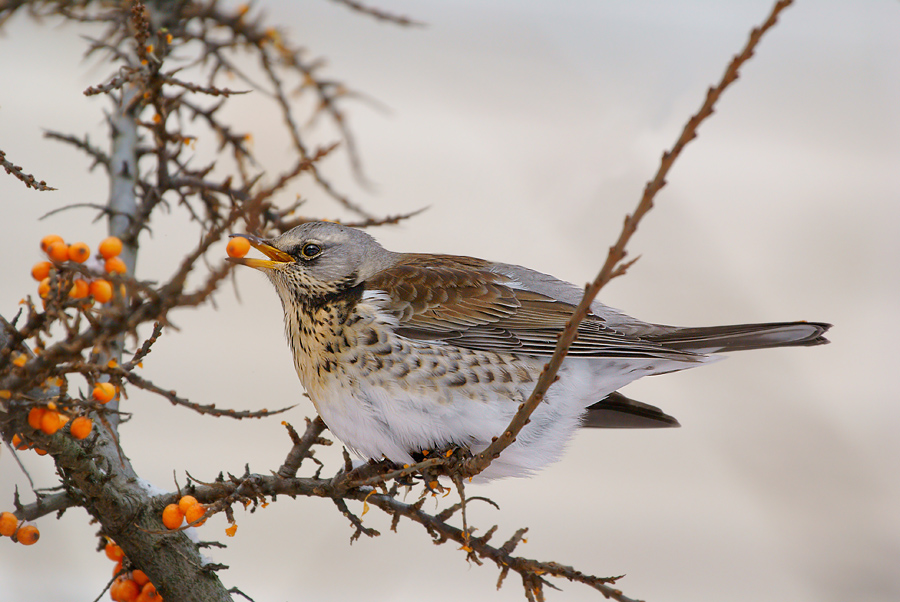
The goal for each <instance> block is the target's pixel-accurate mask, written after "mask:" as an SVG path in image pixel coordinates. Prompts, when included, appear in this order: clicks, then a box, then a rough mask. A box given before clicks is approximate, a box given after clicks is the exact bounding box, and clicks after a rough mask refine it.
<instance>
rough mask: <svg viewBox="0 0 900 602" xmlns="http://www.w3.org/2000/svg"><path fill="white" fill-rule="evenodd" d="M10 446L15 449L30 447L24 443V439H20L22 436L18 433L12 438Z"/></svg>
mask: <svg viewBox="0 0 900 602" xmlns="http://www.w3.org/2000/svg"><path fill="white" fill-rule="evenodd" d="M12 446H13V447H15V448H16V449H28V448H29V447H31V445H29V444H28V443H26V442H25V440H24V439H22V435H20V434H18V433H16V434H15V435H13V437H12Z"/></svg>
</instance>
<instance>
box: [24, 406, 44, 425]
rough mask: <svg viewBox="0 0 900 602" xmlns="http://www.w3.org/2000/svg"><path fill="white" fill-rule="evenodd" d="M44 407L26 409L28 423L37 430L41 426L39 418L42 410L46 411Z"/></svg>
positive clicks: (41, 416)
mask: <svg viewBox="0 0 900 602" xmlns="http://www.w3.org/2000/svg"><path fill="white" fill-rule="evenodd" d="M46 411H47V410H45V409H44V408H31V409H30V410H29V411H28V425H29V426H30V427H31V428H33V429H35V430H38V429H40V428H41V418H43V417H44V412H46Z"/></svg>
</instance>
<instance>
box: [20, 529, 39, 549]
mask: <svg viewBox="0 0 900 602" xmlns="http://www.w3.org/2000/svg"><path fill="white" fill-rule="evenodd" d="M40 538H41V532H40V531H38V528H37V527H35V526H34V525H25V526H24V527H22V528H21V529H19V530H18V531H16V539H18V540H19V543H20V544H22V545H26V546H30V545H31V544H34V543H37V540H39V539H40Z"/></svg>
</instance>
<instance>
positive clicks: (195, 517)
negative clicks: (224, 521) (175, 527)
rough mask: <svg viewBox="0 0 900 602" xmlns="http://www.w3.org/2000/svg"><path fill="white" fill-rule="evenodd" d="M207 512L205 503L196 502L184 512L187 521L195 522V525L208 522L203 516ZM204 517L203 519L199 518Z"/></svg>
mask: <svg viewBox="0 0 900 602" xmlns="http://www.w3.org/2000/svg"><path fill="white" fill-rule="evenodd" d="M205 514H206V508H204V507H203V504H194V505H193V506H191V507H190V508H188V509H187V512H185V513H184V518H186V519H187V522H189V523H193V522H194V521H197V522H196V523H194V525H193V526H195V527H199V526H200V525H202V524H203V523H205V522H206V519H205V518H203V516H204V515H205ZM201 518H203V520H199V519H201Z"/></svg>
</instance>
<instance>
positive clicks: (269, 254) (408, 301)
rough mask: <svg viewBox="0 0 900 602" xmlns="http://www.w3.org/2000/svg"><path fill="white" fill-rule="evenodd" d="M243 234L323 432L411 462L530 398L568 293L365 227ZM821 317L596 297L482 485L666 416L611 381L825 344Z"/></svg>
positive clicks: (484, 433)
mask: <svg viewBox="0 0 900 602" xmlns="http://www.w3.org/2000/svg"><path fill="white" fill-rule="evenodd" d="M232 236H242V237H244V238H246V239H247V240H248V241H249V242H250V245H251V246H252V247H254V248H255V249H257V250H258V251H259V252H261V253H262V254H263V255H265V257H266V258H265V259H263V258H253V257H240V258H229V260H230V261H232V262H234V263H237V264H242V265H245V266H249V267H251V268H255V269H257V270H260V271H262V272H263V273H264V274H265V275H266V276H267V277H268V279H269V280H270V281H271V283H272V284H273V285H274V287H275V290H276V292H277V293H278V297H279V299H280V300H281V305H282V308H283V310H284V325H285V334H286V337H287V340H288V345H289V347H290V350H291V353H292V356H293V363H294V367H295V369H296V372H297V375H298V376H299V378H300V382H301V384H302V385H303V387H304V389H305V390H306V393H307V395H308V397H309V398H310V399H311V401H312V403H313V405H314V406H315V409H316V411H317V413H318V414H319V416H320V417H321V418H322V420H323V421H324V422H325V424H326V425H327V427H328V429H329V430H330V431H331V432H332V433H333V434H334V436H335V437H337V438H338V439H339V440H340V441H341V442H342V443H343V444H344V445H345V446H346V447H347V448H349V449H350V450H351V451H353V452H354V453H355V454H357V455H358V456H359V457H360V458H361V459H370V460H375V461H380V460H385V459H386V460H389V461H391V462H393V463H396V464H398V465H403V464H410V463H412V462H414V460H415V458H421V453H422V452H428V451H429V450H449V449H466V450H468V451H469V452H471V453H473V454H474V453H478V452H480V451H482V450H484V449H485V448H486V447H487V446H488V445H489V444H490V442H491V440H492V438H494V437H497V436H498V435H499V434H500V433H502V432H503V430H504V429H505V428H506V427H507V426H508V425H509V422H510V420H511V418H512V417H513V415H514V414H515V413H516V411H517V409H518V408H519V406H520V404H521V403H522V402H524V401H525V400H526V399H527V398H528V396H529V395H530V393H531V391H532V389H533V388H534V386H535V383H536V381H537V379H538V377H539V375H540V372H541V370H542V368H543V366H544V365H545V364H546V362H547V361H548V359H549V357H550V356H551V355H552V354H553V351H554V348H555V346H556V344H557V339H558V337H559V335H560V334H561V333H562V331H563V329H564V328H565V325H566V321H567V320H568V319H569V318H570V317H571V316H572V314H573V311H574V309H575V307H576V306H577V305H578V303H579V302H580V300H581V298H582V296H583V289H581V288H580V287H578V286H575V285H574V284H571V283H568V282H565V281H562V280H559V279H557V278H555V277H553V276H550V275H547V274H543V273H541V272H537V271H535V270H531V269H528V268H525V267H521V266H518V265H512V264H506V263H497V262H491V261H487V260H483V259H477V258H474V257H467V256H458V255H441V254H423V253H397V252H393V251H389V250H387V249H385V248H384V247H382V246H381V245H380V244H379V243H378V242H377V241H376V240H375V239H374V238H373V237H372V236H370V235H369V234H368V233H366V232H364V231H362V230H360V229H356V228H352V227H349V226H344V225H340V224H337V223H334V222H321V221H310V222H306V223H303V224H301V225H299V226H297V227H295V228H293V229H291V230H288V231H286V232H284V233H283V234H281V235H279V236H276V237H273V238H270V239H265V238H260V237H257V236H254V235H251V234H233V235H232ZM830 326H831V325H830V324H825V323H820V322H805V321H798V322H776V323H766V324H739V325H729V326H712V327H699V328H697V327H677V326H665V325H660V324H652V323H648V322H643V321H640V320H637V319H635V318H632V317H630V316H628V315H626V314H624V313H622V312H620V311H618V310H616V309H613V308H611V307H608V306H606V305H603V304H602V303H600V302H598V301H595V302H593V303H592V305H591V308H590V313H589V314H588V315H587V317H586V318H585V319H584V320H583V321H582V322H581V323H580V325H579V326H578V332H577V338H576V340H575V342H574V343H573V344H572V346H571V348H570V349H569V352H568V355H567V356H566V358H565V359H564V361H563V363H562V366H561V368H560V370H559V372H558V380H557V382H555V383H554V384H553V385H552V386H551V387H550V389H549V391H548V392H547V394H546V396H545V398H544V400H543V401H542V402H541V403H540V404H539V405H538V407H537V409H536V410H535V411H534V413H533V414H532V415H531V418H530V422H529V423H528V424H527V425H526V426H525V427H524V428H523V429H522V431H521V432H520V433H519V434H518V436H517V438H516V440H515V442H514V443H512V445H510V446H509V447H507V448H506V449H505V450H503V452H502V453H501V454H500V456H499V457H497V458H496V459H494V460H493V462H492V463H491V464H490V465H489V466H488V467H487V468H486V469H485V470H484V472H482V473H481V474H480V475H479V477H480V478H481V479H483V480H490V479H496V478H501V477H524V476H531V475H533V474H535V473H536V472H537V471H539V470H541V469H542V468H544V467H545V466H547V465H549V464H551V463H553V462H556V461H557V460H559V459H560V458H561V456H562V455H563V453H564V451H565V447H566V444H567V442H568V441H569V440H570V439H571V438H572V436H573V434H574V433H575V432H576V431H577V430H578V428H579V427H580V426H588V427H608V428H642V427H671V426H679V424H678V421H677V420H675V419H674V418H673V417H671V416H669V415H667V414H665V413H663V412H662V410H660V409H659V408H656V407H654V406H652V405H649V404H646V403H641V402H638V401H635V400H632V399H630V398H628V397H626V396H625V395H623V394H622V393H620V392H618V390H619V389H620V388H622V387H624V386H625V385H627V384H629V383H630V382H632V381H635V380H637V379H638V378H641V377H643V376H650V375H657V374H665V373H668V372H675V371H678V370H684V369H687V368H693V367H696V366H701V365H704V364H707V363H709V362H711V361H713V360H715V359H717V358H718V357H720V356H716V355H715V354H717V353H721V352H730V351H741V350H746V349H763V348H769V347H786V346H811V345H819V344H823V343H827V342H828V340H827V339H826V338H825V337H824V336H823V335H824V333H825V332H826V331H827V330H828V329H829V328H830Z"/></svg>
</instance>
